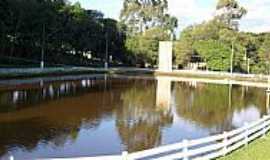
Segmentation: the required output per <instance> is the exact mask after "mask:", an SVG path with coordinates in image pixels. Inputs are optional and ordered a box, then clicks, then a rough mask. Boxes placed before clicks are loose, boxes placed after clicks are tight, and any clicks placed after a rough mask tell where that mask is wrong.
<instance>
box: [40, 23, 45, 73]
mask: <svg viewBox="0 0 270 160" xmlns="http://www.w3.org/2000/svg"><path fill="white" fill-rule="evenodd" d="M44 52H45V24H44V23H43V26H42V47H41V61H40V68H41V69H44V54H45V53H44Z"/></svg>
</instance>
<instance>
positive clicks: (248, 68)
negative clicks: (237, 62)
mask: <svg viewBox="0 0 270 160" xmlns="http://www.w3.org/2000/svg"><path fill="white" fill-rule="evenodd" d="M247 71H248V74H249V73H250V58H248V59H247Z"/></svg>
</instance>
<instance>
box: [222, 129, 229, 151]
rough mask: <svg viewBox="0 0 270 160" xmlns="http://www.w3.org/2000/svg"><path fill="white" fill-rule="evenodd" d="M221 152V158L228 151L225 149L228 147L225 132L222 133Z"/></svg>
mask: <svg viewBox="0 0 270 160" xmlns="http://www.w3.org/2000/svg"><path fill="white" fill-rule="evenodd" d="M222 143H223V150H222V153H223V156H226V154H227V152H228V149H227V145H228V134H227V132H224V133H223V142H222Z"/></svg>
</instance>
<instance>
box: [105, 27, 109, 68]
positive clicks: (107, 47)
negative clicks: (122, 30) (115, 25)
mask: <svg viewBox="0 0 270 160" xmlns="http://www.w3.org/2000/svg"><path fill="white" fill-rule="evenodd" d="M105 37H106V51H105V52H106V53H105V62H104V68H105V69H108V52H109V44H108V32H107V31H106V36H105Z"/></svg>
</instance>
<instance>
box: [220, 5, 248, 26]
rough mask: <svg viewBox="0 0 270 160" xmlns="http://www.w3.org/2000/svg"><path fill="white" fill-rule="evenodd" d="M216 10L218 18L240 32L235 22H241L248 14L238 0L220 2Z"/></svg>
mask: <svg viewBox="0 0 270 160" xmlns="http://www.w3.org/2000/svg"><path fill="white" fill-rule="evenodd" d="M216 9H217V14H216V18H217V19H219V20H220V21H222V22H223V23H225V24H226V25H227V26H229V27H230V28H233V29H235V30H238V25H239V24H238V22H237V21H235V20H240V19H241V18H242V17H243V16H244V15H245V14H247V10H246V9H245V8H244V7H241V6H240V5H239V3H238V2H237V1H236V0H219V1H218V3H217V6H216Z"/></svg>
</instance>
